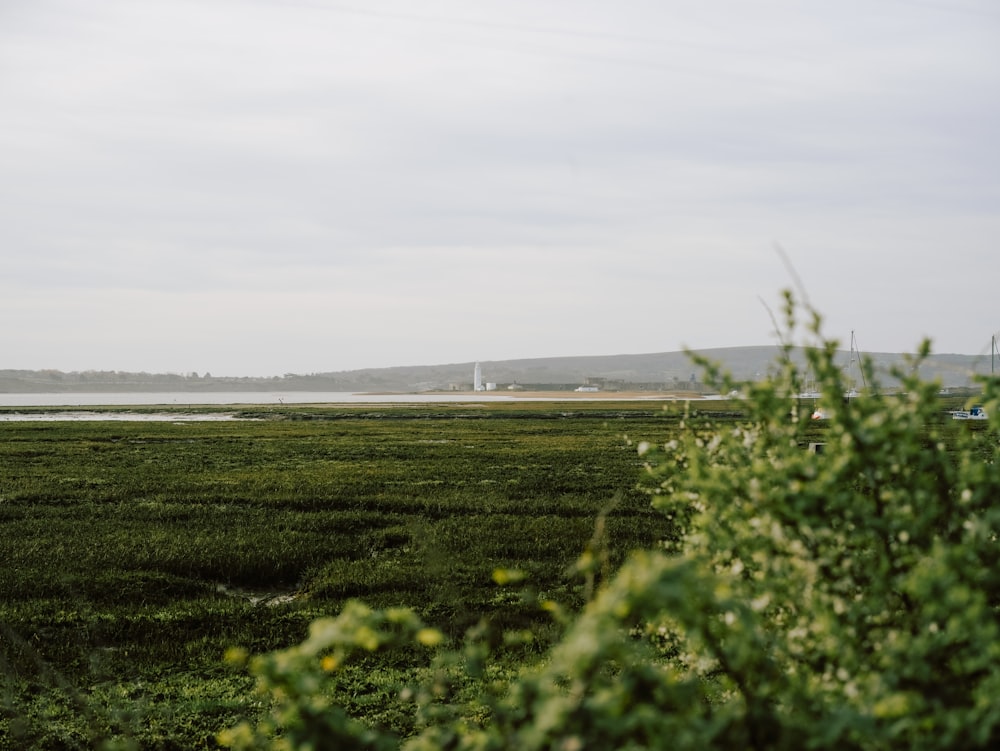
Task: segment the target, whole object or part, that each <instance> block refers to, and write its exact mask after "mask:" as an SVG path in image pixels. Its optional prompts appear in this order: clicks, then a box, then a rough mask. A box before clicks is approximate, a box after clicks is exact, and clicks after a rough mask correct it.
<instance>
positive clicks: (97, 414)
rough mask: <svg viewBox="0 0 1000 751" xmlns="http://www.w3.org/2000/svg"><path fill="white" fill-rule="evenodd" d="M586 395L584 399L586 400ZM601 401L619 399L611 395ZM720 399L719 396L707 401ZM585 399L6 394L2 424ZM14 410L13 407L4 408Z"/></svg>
mask: <svg viewBox="0 0 1000 751" xmlns="http://www.w3.org/2000/svg"><path fill="white" fill-rule="evenodd" d="M585 398H586V397H583V399H585ZM598 398H602V399H606V400H608V401H614V400H615V399H616V398H615V397H613V396H610V395H601V396H600V397H598ZM636 398H638V399H659V400H663V398H664V397H663V396H662V395H661V396H658V397H652V396H650V397H620V398H618V401H627V400H634V399H636ZM705 398H707V399H713V398H715V399H717V398H719V397H712V396H709V397H705ZM581 400H582V398H581V397H579V396H559V395H556V394H553V395H552V396H545V397H538V396H519V395H518V394H516V393H515V394H511V393H497V392H490V393H485V394H484V393H478V394H470V393H456V394H440V393H438V394H356V393H351V392H339V391H286V392H267V391H219V392H207V393H188V392H166V393H165V392H157V393H153V392H151V393H142V392H129V393H124V394H120V393H101V394H92V393H88V394H82V393H81V394H72V393H67V394H0V422H16V421H27V420H30V421H55V420H126V421H169V422H188V421H197V420H233V419H236V418H234V417H233V416H232V415H227V414H221V413H220V414H211V413H207V414H199V413H190V414H185V413H182V412H177V411H175V410H176V408H178V407H182V408H183V407H197V406H209V405H210V406H225V405H229V404H232V405H233V406H239V405H247V404H434V403H441V402H449V403H458V402H517V401H521V402H527V401H581ZM131 406H135V407H156V406H164V407H170V408H171V411H170V412H160V413H155V412H141V413H140V412H102V411H101V410H100V408H101V407H131ZM18 407H26V408H27V407H67V408H68V407H73V408H79V407H94V408H95V409H93V410H86V409H84V410H80V409H73V410H72V411H69V410H67V411H65V412H52V411H49V412H35V413H31V412H28V413H19V412H17V408H18ZM3 408H8V409H3Z"/></svg>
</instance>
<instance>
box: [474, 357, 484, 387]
mask: <svg viewBox="0 0 1000 751" xmlns="http://www.w3.org/2000/svg"><path fill="white" fill-rule="evenodd" d="M472 388H473V390H475V391H482V390H483V368H482V366H481V365H480V364H479V363H478V362H477V363H476V369H475V370H474V371H473V373H472Z"/></svg>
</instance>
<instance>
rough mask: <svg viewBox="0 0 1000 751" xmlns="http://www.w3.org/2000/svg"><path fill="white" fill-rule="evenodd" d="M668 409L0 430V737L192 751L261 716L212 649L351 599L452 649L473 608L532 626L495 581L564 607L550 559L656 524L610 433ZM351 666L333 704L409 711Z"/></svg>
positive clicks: (571, 588)
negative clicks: (515, 577)
mask: <svg viewBox="0 0 1000 751" xmlns="http://www.w3.org/2000/svg"><path fill="white" fill-rule="evenodd" d="M723 405H724V403H713V404H712V405H711V406H713V407H715V408H716V409H722V408H723ZM701 406H702V405H699V407H701ZM703 406H709V405H707V404H706V405H703ZM680 408H681V407H676V408H675V410H674V411H664V409H663V406H662V404H658V403H648V402H621V403H613V404H612V403H602V402H579V403H576V402H574V403H572V404H570V405H567V404H564V403H559V404H557V403H510V404H493V405H476V404H466V405H461V404H457V405H415V406H378V407H373V406H372V405H357V406H351V407H344V406H339V407H319V406H302V407H300V406H296V407H266V408H256V409H246V410H244V411H243V416H244V417H247V418H256V419H253V420H249V419H248V420H245V421H233V422H184V423H171V422H107V421H97V422H6V423H0V524H2V529H3V534H2V536H0V562H2V565H0V595H2V600H0V638H2V642H0V643H2V647H0V669H2V670H0V672H2V676H3V677H2V683H0V702H2V704H0V746H2V745H3V744H4V743H6V744H8V747H11V748H18V747H25V746H27V747H31V746H32V745H34V746H36V747H63V748H75V747H78V748H89V747H92V746H93V745H94V744H95V742H97V741H98V740H100V739H104V738H109V737H115V736H122V737H132V738H135V739H138V740H139V742H140V743H141V745H142V746H143V747H157V748H190V747H196V746H199V745H211V743H212V739H213V737H214V733H215V732H216V731H218V730H219V729H221V728H223V727H225V726H227V725H230V724H233V723H234V722H235V721H236V720H237V719H239V718H241V717H246V716H251V717H252V716H253V715H254V713H255V712H257V711H258V710H259V706H258V705H257V704H256V703H255V702H256V700H255V698H254V696H253V693H252V687H251V685H250V684H249V680H248V679H247V678H246V677H245V676H244V675H243V674H241V673H238V672H234V671H231V670H229V669H228V668H226V667H225V665H224V663H223V660H222V656H223V654H224V652H225V650H226V649H227V648H229V647H231V646H235V645H239V646H242V647H245V648H247V649H249V650H250V651H251V652H263V651H266V650H272V649H276V648H279V647H284V646H287V645H290V644H292V643H295V642H297V641H299V640H300V639H301V638H302V637H303V636H304V634H305V631H306V627H307V624H308V623H309V622H310V621H311V620H312V619H314V618H315V617H317V616H320V615H325V614H331V613H335V612H337V611H338V609H339V607H340V606H341V605H342V603H343V602H344V601H345V600H346V599H348V598H361V599H363V600H365V601H366V602H368V603H370V604H373V605H377V606H385V605H409V606H412V607H414V608H416V609H418V611H419V612H420V613H421V615H422V616H423V617H424V618H425V620H426V621H428V622H429V623H432V624H433V625H436V626H438V627H439V628H441V629H443V630H444V631H445V632H446V633H448V634H449V635H450V636H453V637H456V638H458V637H460V636H461V635H462V633H463V632H464V631H465V630H466V629H467V628H469V627H470V626H472V625H474V624H476V623H477V622H479V621H480V619H482V618H484V617H486V618H490V619H491V620H492V621H493V622H495V623H497V624H499V626H517V625H519V624H522V625H524V624H527V625H532V626H534V627H538V632H539V633H540V634H542V635H543V636H544V619H545V616H544V615H543V614H542V613H540V612H538V610H537V608H535V607H533V606H532V605H531V603H530V602H527V603H526V602H524V601H522V599H521V597H520V596H519V594H518V593H517V592H516V591H515V592H512V591H509V590H506V589H503V588H499V587H498V586H497V585H496V584H494V582H493V579H492V573H493V571H494V570H495V569H497V568H504V569H507V568H516V569H520V570H522V571H524V572H525V573H526V574H527V577H528V583H529V585H530V586H531V587H532V588H533V589H534V591H536V592H537V593H538V594H539V595H540V596H545V597H549V598H552V599H555V600H557V601H560V602H562V603H564V604H565V605H566V606H567V607H570V608H574V607H577V606H578V605H579V604H580V602H581V601H582V597H583V586H584V583H583V582H582V581H581V579H580V578H579V577H574V576H573V575H571V574H570V573H569V568H570V567H571V565H572V564H573V562H574V561H575V560H576V558H577V557H578V556H579V554H580V553H581V552H582V551H583V550H584V549H585V548H586V547H587V546H588V544H590V543H591V541H592V538H593V537H594V535H595V530H596V529H597V528H598V520H599V518H604V522H603V524H602V525H601V528H602V529H603V533H602V536H601V539H600V541H599V547H601V549H603V550H604V551H606V553H607V557H608V561H609V564H610V565H612V566H613V565H614V564H615V563H616V562H617V561H620V560H621V558H622V557H623V556H624V554H625V553H626V552H627V551H628V550H630V549H633V548H636V547H645V546H650V545H655V544H657V542H658V541H659V540H661V539H663V538H665V537H668V536H670V535H671V529H670V527H669V524H668V523H667V521H666V520H665V519H664V518H663V517H662V516H660V515H659V514H657V513H655V512H653V511H652V510H651V509H650V508H649V501H648V498H647V497H646V496H645V495H644V494H642V493H641V492H639V491H638V490H636V482H637V478H638V474H639V471H640V466H641V465H640V461H639V459H638V457H637V456H636V453H635V450H634V448H633V447H631V446H630V445H628V441H627V439H626V437H627V436H633V437H636V438H642V439H644V440H650V439H652V440H661V439H664V440H665V439H666V438H667V437H668V436H669V434H670V431H671V430H674V429H675V428H676V424H677V419H678V415H679V412H678V411H676V410H679V409H680ZM543 640H544V639H543ZM543 646H544V644H541V643H538V644H536V648H537V649H541V648H542V647H543ZM522 657H523V656H522ZM518 659H520V658H518ZM382 667H385V666H382ZM368 668H369V669H368V675H367V677H366V678H365V680H364V681H363V682H362V683H359V685H358V686H357V687H356V690H355V692H354V693H355V694H356V695H355V696H354V697H350V696H349V697H344V702H345V703H346V704H348V705H349V706H354V708H356V709H358V710H359V711H360V713H361V714H366V715H367V716H369V717H371V718H373V719H375V720H377V721H381V722H385V723H388V724H390V725H393V726H396V727H397V728H398V730H399V731H400V732H403V733H405V732H406V730H407V723H408V722H410V721H411V720H410V719H409V718H408V717H407V716H406V713H405V712H404V711H402V710H400V709H399V708H397V707H394V706H393V705H394V702H393V697H392V695H391V692H390V691H388V690H386V689H385V688H384V686H383V687H382V688H379V686H378V685H377V683H378V681H377V680H376V679H375V678H373V677H372V676H377V675H378V671H373V670H372V669H371V666H368ZM399 669H400V670H405V669H406V668H405V666H401V667H399ZM359 680H361V679H360V678H359ZM373 681H375V682H374V683H373ZM352 703H353V704H352ZM4 739H6V740H4Z"/></svg>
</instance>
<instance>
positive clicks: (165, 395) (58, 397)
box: [0, 391, 513, 407]
mask: <svg viewBox="0 0 1000 751" xmlns="http://www.w3.org/2000/svg"><path fill="white" fill-rule="evenodd" d="M510 398H513V397H508V396H506V395H502V394H497V395H496V396H492V395H491V396H486V395H482V396H481V395H479V394H475V395H470V394H434V395H431V394H353V393H350V392H339V391H285V392H271V391H218V392H205V393H191V392H180V391H178V392H149V393H143V392H128V393H123V394H117V393H110V392H109V393H100V394H93V393H87V394H83V393H81V394H72V393H66V394H0V407H99V406H117V407H121V406H126V407H127V406H133V405H135V406H155V405H160V404H162V405H164V406H169V407H175V406H179V407H183V406H185V405H190V406H195V405H220V404H223V405H224V404H365V403H373V404H377V403H387V402H396V403H399V402H404V403H405V402H416V403H419V402H430V403H432V402H471V401H492V400H496V399H500V400H503V399H510Z"/></svg>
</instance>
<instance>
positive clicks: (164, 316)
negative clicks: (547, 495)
mask: <svg viewBox="0 0 1000 751" xmlns="http://www.w3.org/2000/svg"><path fill="white" fill-rule="evenodd" d="M776 246H780V247H781V248H783V249H784V251H785V253H786V254H787V257H788V258H789V259H790V261H791V264H792V265H793V266H794V268H795V271H796V272H797V274H798V276H799V277H800V278H801V280H802V283H803V285H804V287H805V288H806V290H807V292H808V294H809V297H810V300H811V302H812V303H813V304H814V305H815V307H817V308H818V309H819V310H820V312H821V313H822V314H823V315H824V316H825V321H826V327H825V328H826V331H827V333H828V334H830V335H832V336H836V337H838V338H840V339H841V340H842V341H844V342H845V344H846V342H848V341H849V339H850V332H851V330H854V331H856V337H857V341H858V344H859V346H860V347H861V349H862V350H865V351H869V352H877V351H892V352H896V351H912V350H913V349H914V347H915V346H916V345H917V343H918V342H919V341H920V340H921V338H922V337H924V336H928V337H930V338H931V339H932V341H933V349H934V351H935V352H942V353H947V352H956V353H963V354H980V353H984V352H985V353H988V352H989V349H990V338H991V336H992V335H993V334H994V333H996V332H997V331H998V330H1000V294H998V290H1000V4H997V2H996V0H926V1H924V0H863V1H862V0H839V1H838V2H829V1H828V0H756V1H753V2H749V1H747V0H648V1H646V0H616V2H610V1H609V0H600V1H598V0H573V1H572V2H571V1H570V0H530V1H529V0H503V1H502V2H501V1H500V0H465V1H464V2H459V0H408V1H405V2H404V1H403V0H363V1H362V0H344V1H343V2H327V0H302V1H299V2H297V1H295V0H290V1H283V0H282V1H279V0H92V1H91V2H79V0H0V369H2V368H32V369H33V368H57V369H60V370H86V369H97V370H131V371H150V372H190V371H197V372H202V373H203V372H206V371H208V372H211V373H212V374H213V375H280V374H282V373H288V372H293V373H313V372H325V371H338V370H350V369H355V368H365V367H382V366H391V365H422V364H424V365H430V364H440V363H452V362H466V361H471V360H502V359H509V358H523V357H546V356H567V355H610V354H619V353H641V352H663V351H672V350H677V349H681V348H682V347H684V346H690V347H693V348H696V349H707V348H712V347H724V346H738V345H757V344H769V343H772V342H774V341H775V338H774V335H773V333H772V323H771V319H770V318H769V315H768V310H767V307H765V305H764V303H766V304H767V305H769V306H771V307H772V308H775V309H776V308H778V307H779V306H780V295H779V293H780V291H781V290H782V289H783V288H786V287H789V286H790V285H792V284H793V278H792V277H791V276H790V274H789V272H788V270H787V269H786V267H785V265H784V263H783V262H782V259H781V257H780V255H779V253H778V252H776V250H775V248H776ZM762 301H763V302H762Z"/></svg>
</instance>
